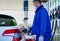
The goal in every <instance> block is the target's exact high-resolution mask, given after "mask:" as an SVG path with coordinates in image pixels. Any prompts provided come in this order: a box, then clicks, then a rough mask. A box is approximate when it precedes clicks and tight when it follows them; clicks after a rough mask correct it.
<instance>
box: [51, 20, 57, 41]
mask: <svg viewBox="0 0 60 41" xmlns="http://www.w3.org/2000/svg"><path fill="white" fill-rule="evenodd" d="M55 22H56V23H55V29H54V32H53V35H52V37H51V39H50V41H53V37H54V35H55V32H56V28H57V20H56V21H55ZM53 24H54V22H53ZM52 28H53V25H52ZM52 31H53V29H52Z"/></svg>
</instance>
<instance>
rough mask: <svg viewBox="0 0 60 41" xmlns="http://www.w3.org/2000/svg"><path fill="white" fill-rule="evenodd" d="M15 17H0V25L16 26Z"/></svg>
mask: <svg viewBox="0 0 60 41" xmlns="http://www.w3.org/2000/svg"><path fill="white" fill-rule="evenodd" d="M16 25H17V24H16V21H15V19H6V18H0V26H16Z"/></svg>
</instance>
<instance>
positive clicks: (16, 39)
mask: <svg viewBox="0 0 60 41" xmlns="http://www.w3.org/2000/svg"><path fill="white" fill-rule="evenodd" d="M2 36H11V37H13V40H12V41H20V40H21V38H22V32H21V31H20V30H19V29H10V30H6V31H4V32H3V34H2Z"/></svg>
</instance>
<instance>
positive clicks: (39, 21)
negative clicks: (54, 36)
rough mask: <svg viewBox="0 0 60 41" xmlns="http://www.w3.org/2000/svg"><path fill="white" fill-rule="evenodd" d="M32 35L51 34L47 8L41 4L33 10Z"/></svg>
mask: <svg viewBox="0 0 60 41" xmlns="http://www.w3.org/2000/svg"><path fill="white" fill-rule="evenodd" d="M30 30H31V31H32V35H40V36H51V23H50V18H49V15H48V12H47V10H46V9H45V8H44V7H43V5H41V6H40V7H39V8H37V10H36V11H35V16H34V21H33V25H32V28H31V29H30Z"/></svg>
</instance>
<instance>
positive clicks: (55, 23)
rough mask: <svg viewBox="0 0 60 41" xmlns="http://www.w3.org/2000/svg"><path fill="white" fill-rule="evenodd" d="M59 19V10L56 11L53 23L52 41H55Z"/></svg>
mask: <svg viewBox="0 0 60 41" xmlns="http://www.w3.org/2000/svg"><path fill="white" fill-rule="evenodd" d="M53 12H54V11H53ZM57 19H58V10H57V9H55V14H54V16H53V19H52V22H51V23H52V37H51V40H50V41H53V38H54V35H55V33H56V29H57V27H58V25H57Z"/></svg>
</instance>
